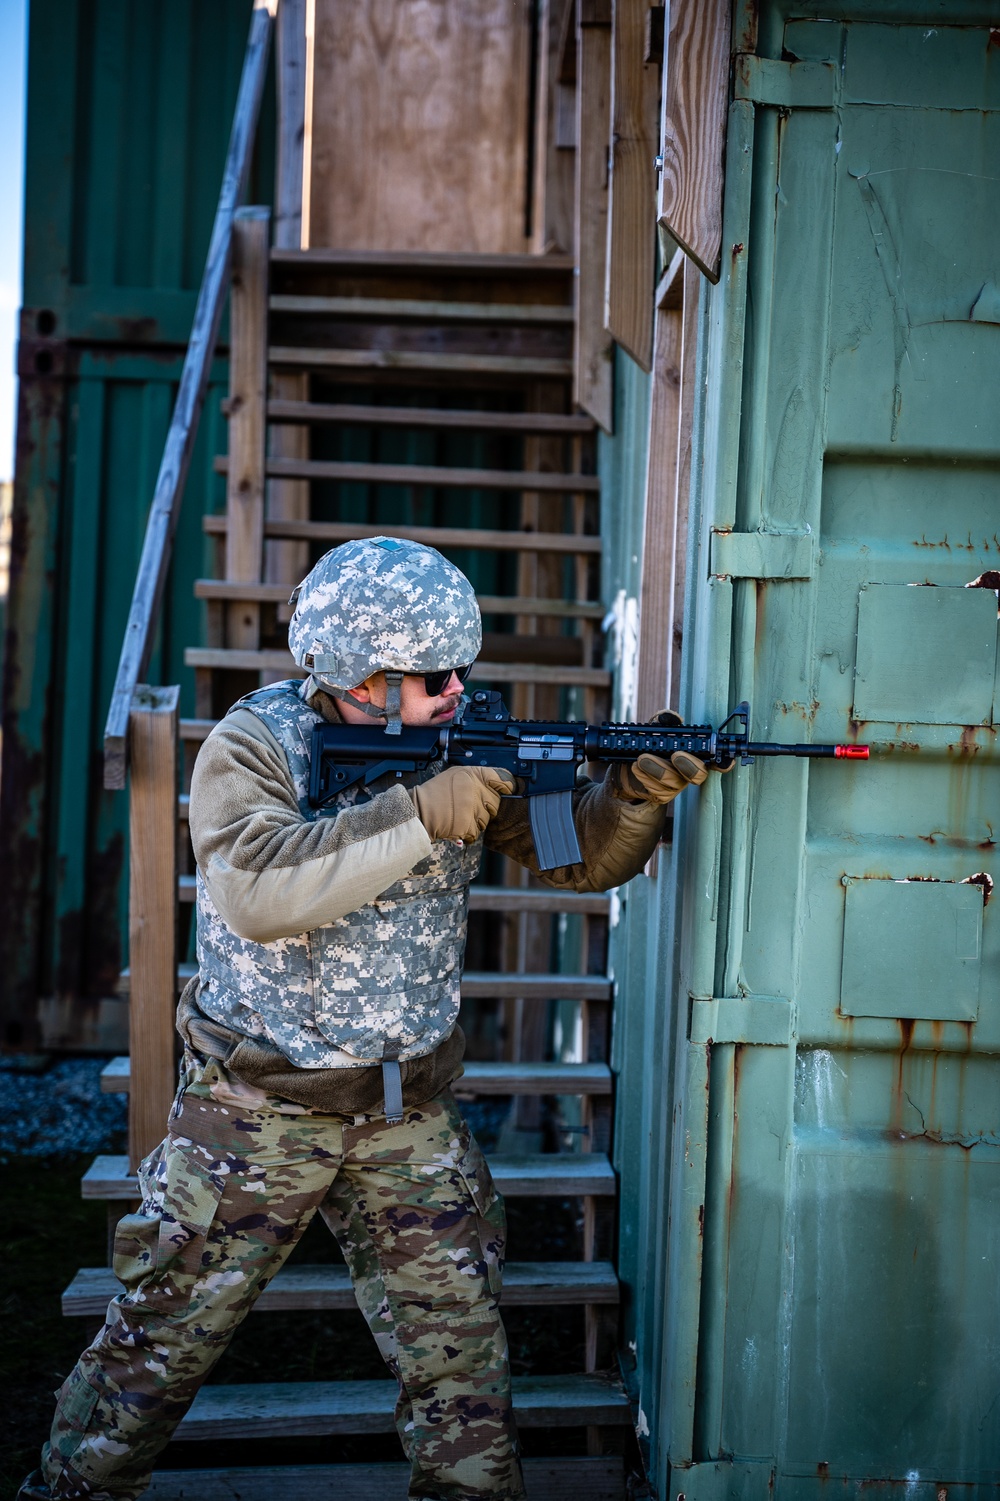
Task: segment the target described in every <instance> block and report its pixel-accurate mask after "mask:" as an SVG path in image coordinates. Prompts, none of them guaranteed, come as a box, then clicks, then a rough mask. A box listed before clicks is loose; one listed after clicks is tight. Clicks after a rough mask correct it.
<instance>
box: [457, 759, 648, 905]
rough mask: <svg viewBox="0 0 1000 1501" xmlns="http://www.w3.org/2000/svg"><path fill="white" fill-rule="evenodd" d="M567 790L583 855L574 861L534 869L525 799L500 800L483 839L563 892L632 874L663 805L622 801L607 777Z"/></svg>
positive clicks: (606, 884)
mask: <svg viewBox="0 0 1000 1501" xmlns="http://www.w3.org/2000/svg"><path fill="white" fill-rule="evenodd" d="M571 795H572V798H573V822H574V823H575V825H576V837H577V840H578V841H579V844H580V853H581V855H582V856H583V860H582V861H581V862H580V863H579V864H577V865H560V866H557V867H556V869H555V870H539V869H538V860H537V858H536V856H535V846H534V842H533V840H532V837H531V824H530V822H529V816H528V800H527V798H513V797H505V798H502V799H501V801H500V809H499V812H498V813H497V814H496V816H495V818H493V819H492V821H491V822H490V823H489V824H488V825H487V827H486V832H485V834H484V835H483V842H484V844H485V845H486V846H487V848H489V849H491V850H497V851H498V852H499V853H500V854H501V855H507V856H508V857H509V858H510V859H511V860H516V861H517V862H518V864H519V865H526V866H527V867H528V869H529V870H531V871H534V873H535V874H536V875H537V876H538V877H539V879H540V880H542V881H544V883H545V884H546V886H555V887H558V888H559V889H560V890H564V891H607V890H608V889H609V888H610V887H612V886H621V885H622V884H623V883H624V882H625V881H630V880H631V879H632V877H633V876H637V875H638V874H639V872H640V871H641V870H642V868H643V867H644V865H645V864H646V861H647V860H648V859H649V857H650V855H651V854H652V853H653V850H654V849H655V848H656V844H657V841H658V840H659V837H660V835H661V834H662V832H663V825H664V822H665V819H666V809H665V808H663V807H661V806H657V805H656V804H654V803H632V802H624V801H623V800H622V799H621V798H619V797H616V796H615V795H614V793H613V791H612V788H611V787H610V786H609V785H608V783H607V782H590V781H584V782H582V783H578V785H577V787H576V790H575V791H574V792H573V793H572V794H571Z"/></svg>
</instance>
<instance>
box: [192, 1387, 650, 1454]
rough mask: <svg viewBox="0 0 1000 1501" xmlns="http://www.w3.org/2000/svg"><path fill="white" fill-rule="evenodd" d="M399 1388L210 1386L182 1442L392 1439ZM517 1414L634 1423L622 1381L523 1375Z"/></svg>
mask: <svg viewBox="0 0 1000 1501" xmlns="http://www.w3.org/2000/svg"><path fill="white" fill-rule="evenodd" d="M397 1393H398V1388H397V1386H396V1383H395V1381H388V1380H387V1381H288V1382H282V1383H274V1384H271V1383H261V1384H259V1385H254V1386H203V1387H202V1388H201V1391H200V1392H199V1393H198V1395H197V1396H196V1397H195V1399H194V1402H193V1404H192V1406H191V1408H190V1410H189V1411H188V1413H187V1415H186V1416H185V1417H184V1418H182V1419H181V1422H180V1426H179V1427H178V1429H177V1431H176V1434H175V1436H174V1441H175V1442H183V1441H185V1440H199V1441H204V1440H206V1439H208V1440H211V1441H215V1442H218V1441H220V1440H223V1439H230V1438H235V1439H246V1438H250V1437H252V1438H254V1439H261V1438H305V1437H307V1436H319V1435H323V1434H347V1433H354V1434H363V1433H392V1432H394V1431H395V1422H394V1420H393V1413H394V1409H395V1405H396V1397H397ZM514 1414H515V1417H516V1419H517V1423H518V1426H519V1427H522V1428H584V1427H597V1426H601V1427H612V1426H618V1425H620V1424H627V1423H630V1422H631V1413H630V1409H629V1404H628V1398H627V1397H626V1395H625V1391H624V1388H623V1387H622V1384H621V1381H620V1380H619V1378H618V1377H617V1375H612V1374H610V1373H607V1372H603V1371H592V1372H589V1373H587V1374H586V1375H578V1376H520V1377H518V1378H516V1379H515V1382H514Z"/></svg>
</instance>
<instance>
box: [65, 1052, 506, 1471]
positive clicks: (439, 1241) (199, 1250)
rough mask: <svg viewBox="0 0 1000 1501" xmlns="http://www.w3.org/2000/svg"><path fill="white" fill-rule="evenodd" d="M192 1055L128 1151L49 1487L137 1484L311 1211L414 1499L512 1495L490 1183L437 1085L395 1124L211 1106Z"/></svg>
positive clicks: (216, 1079) (216, 1073) (498, 1246)
mask: <svg viewBox="0 0 1000 1501" xmlns="http://www.w3.org/2000/svg"><path fill="white" fill-rule="evenodd" d="M187 1061H188V1068H187V1073H186V1076H185V1079H186V1085H185V1086H182V1088H181V1090H180V1091H179V1093H178V1098H177V1101H176V1102H175V1105H174V1109H173V1112H172V1114H171V1119H170V1128H169V1132H168V1135H167V1138H166V1140H165V1141H164V1142H163V1143H162V1145H161V1146H159V1147H158V1148H157V1149H156V1150H155V1151H154V1152H152V1153H151V1154H150V1156H149V1157H148V1158H147V1159H146V1160H145V1162H144V1163H143V1164H142V1167H141V1169H140V1187H141V1191H142V1194H143V1199H142V1203H141V1206H140V1208H139V1212H138V1213H137V1214H127V1215H126V1216H125V1217H124V1218H123V1219H122V1220H121V1222H120V1223H119V1226H118V1232H117V1236H116V1241H115V1259H114V1266H115V1271H116V1273H117V1275H118V1277H119V1279H120V1280H121V1281H122V1283H123V1284H124V1288H125V1291H124V1292H123V1293H122V1294H121V1295H120V1296H119V1297H117V1298H115V1299H114V1300H113V1301H112V1303H111V1304H110V1306H109V1308H108V1315H107V1322H106V1324H105V1326H104V1328H103V1329H102V1330H101V1331H100V1333H99V1334H98V1335H97V1337H96V1338H95V1340H94V1342H93V1343H92V1344H91V1346H90V1347H89V1349H87V1350H85V1351H84V1353H83V1355H82V1356H81V1357H80V1360H79V1361H78V1363H77V1365H76V1368H75V1369H74V1370H73V1372H72V1373H71V1375H70V1376H69V1377H68V1378H67V1380H66V1381H65V1383H64V1384H63V1386H62V1388H61V1390H60V1391H59V1393H58V1405H57V1408H56V1415H55V1420H54V1422H53V1427H52V1434H51V1438H50V1442H49V1443H48V1444H47V1445H46V1447H45V1450H44V1451H43V1456H42V1472H43V1476H44V1480H45V1482H46V1484H47V1486H48V1488H49V1491H50V1493H51V1495H52V1496H59V1497H63V1496H88V1495H93V1494H106V1495H108V1496H111V1497H116V1498H118V1497H120V1498H122V1501H134V1498H136V1497H138V1496H139V1495H141V1493H142V1491H143V1490H144V1489H145V1488H146V1485H147V1484H148V1481H149V1475H150V1472H151V1470H152V1467H153V1462H154V1460H155V1458H156V1456H157V1454H158V1453H159V1452H160V1450H161V1449H162V1448H163V1446H164V1445H165V1444H166V1443H167V1441H168V1440H169V1438H170V1436H171V1434H172V1432H173V1430H174V1428H175V1427H176V1425H177V1423H178V1422H179V1421H180V1419H181V1418H182V1417H183V1416H184V1414H185V1412H186V1411H187V1409H188V1407H189V1406H190V1404H191V1402H192V1400H193V1399H194V1397H195V1395H196V1393H197V1391H198V1388H199V1386H200V1385H201V1383H202V1381H203V1380H204V1378H205V1377H206V1375H207V1374H208V1372H209V1371H210V1370H211V1368H212V1366H213V1365H214V1364H215V1362H216V1360H217V1359H218V1358H219V1356H220V1355H221V1354H222V1352H223V1350H224V1349H225V1347H226V1345H227V1343H228V1341H229V1339H230V1337H231V1336H232V1334H233V1332H234V1330H235V1328H236V1326H237V1325H238V1324H239V1323H240V1321H241V1320H242V1319H243V1317H244V1316H245V1315H246V1314H247V1313H248V1312H249V1310H250V1309H251V1308H252V1306H253V1304H254V1301H255V1299H256V1298H257V1296H258V1295H259V1293H260V1292H262V1290H263V1289H264V1287H265V1286H266V1285H267V1283H268V1282H269V1281H270V1280H271V1278H273V1277H274V1275H275V1273H276V1272H277V1271H278V1269H279V1267H280V1266H281V1265H282V1263H283V1262H284V1261H285V1259H286V1257H287V1256H288V1254H289V1252H290V1251H291V1250H292V1248H293V1246H294V1245H295V1244H296V1242H297V1241H298V1240H299V1238H300V1237H301V1235H302V1233H303V1231H304V1230H305V1228H306V1226H307V1225H308V1223H309V1221H310V1220H311V1219H312V1217H313V1215H314V1213H315V1212H316V1211H317V1210H319V1212H320V1214H321V1215H322V1216H323V1218H324V1219H325V1221H326V1223H327V1224H328V1225H329V1227H330V1229H331V1230H332V1231H333V1233H334V1235H336V1237H337V1240H338V1241H339V1243H340V1245H341V1248H342V1250H343V1253H344V1258H345V1260H346V1261H347V1264H348V1266H349V1268H350V1271H351V1276H352V1278H353V1281H354V1289H355V1294H356V1297H357V1301H358V1303H359V1305H360V1308H361V1311H362V1313H363V1314H364V1316H365V1318H366V1320H367V1322H368V1325H369V1327H370V1328H371V1330H372V1333H373V1334H374V1336H375V1339H376V1342H377V1344H378V1347H379V1350H380V1352H381V1354H382V1356H383V1358H384V1360H385V1362H386V1364H387V1365H388V1366H389V1369H390V1370H391V1371H392V1373H393V1375H394V1376H395V1377H396V1378H397V1379H398V1382H399V1397H398V1401H397V1403H396V1426H397V1429H398V1431H399V1435H400V1438H401V1440H402V1443H403V1448H404V1450H405V1452H406V1454H407V1457H408V1458H409V1460H410V1464H411V1477H410V1496H411V1498H417V1497H435V1498H441V1501H451V1498H458V1497H462V1498H466V1497H492V1498H504V1501H517V1498H521V1497H523V1495H524V1489H523V1484H522V1480H521V1469H520V1463H519V1461H518V1458H517V1439H516V1433H515V1428H514V1422H513V1417H512V1412H511V1399H510V1380H509V1374H508V1363H507V1343H506V1338H505V1335H504V1330H503V1325H502V1323H501V1320H500V1315H499V1311H498V1307H497V1298H498V1295H499V1292H500V1278H501V1271H502V1265H503V1248H504V1239H505V1221H504V1211H503V1201H502V1199H501V1198H500V1197H499V1195H498V1194H497V1192H496V1189H495V1188H494V1186H493V1182H492V1179H491V1176H490V1171H489V1168H488V1167H487V1165H486V1162H485V1159H484V1158H483V1156H482V1153H481V1152H480V1150H479V1147H478V1146H477V1144H476V1142H475V1141H474V1139H473V1137H472V1136H471V1134H470V1132H469V1129H468V1126H467V1125H466V1123H465V1121H464V1120H463V1118H462V1115H461V1113H460V1111H459V1109H458V1106H457V1105H456V1103H455V1101H454V1099H453V1098H452V1096H451V1094H450V1092H449V1091H445V1092H444V1093H443V1094H442V1095H439V1096H438V1097H437V1098H436V1099H434V1100H431V1101H430V1102H428V1103H427V1104H425V1105H422V1106H420V1107H419V1108H418V1109H412V1110H408V1111H407V1112H406V1114H405V1116H404V1119H403V1121H402V1123H401V1124H398V1125H388V1124H387V1123H386V1122H385V1121H384V1120H366V1121H363V1122H360V1123H354V1122H352V1121H351V1120H349V1119H348V1120H345V1119H343V1118H341V1117H336V1116H330V1115H310V1114H294V1115H292V1114H283V1113H280V1109H279V1102H273V1103H274V1106H275V1108H274V1109H271V1108H270V1104H271V1102H269V1105H268V1108H264V1109H253V1110H246V1109H240V1108H234V1106H233V1104H232V1103H230V1104H229V1105H223V1104H222V1103H220V1099H219V1095H220V1093H221V1094H222V1097H223V1098H227V1096H226V1095H225V1091H224V1089H222V1090H221V1091H220V1087H219V1084H220V1079H221V1080H222V1081H223V1084H224V1082H225V1075H224V1074H223V1073H222V1071H221V1068H220V1067H219V1065H217V1064H216V1063H215V1062H214V1061H212V1060H209V1061H208V1062H207V1063H205V1062H203V1061H200V1060H199V1061H198V1062H197V1063H196V1064H193V1065H192V1063H191V1060H190V1057H189V1058H188V1060H187ZM213 1090H214V1094H213ZM304 1317H305V1315H304ZM260 1334H261V1338H262V1340H265V1339H266V1338H267V1325H266V1320H263V1321H262V1322H261V1327H260ZM42 1493H44V1492H42Z"/></svg>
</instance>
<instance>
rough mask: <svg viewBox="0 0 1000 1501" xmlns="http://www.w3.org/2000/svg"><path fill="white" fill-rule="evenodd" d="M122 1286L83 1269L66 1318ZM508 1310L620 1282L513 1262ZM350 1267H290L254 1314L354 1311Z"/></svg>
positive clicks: (600, 1266)
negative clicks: (308, 1310) (300, 1311)
mask: <svg viewBox="0 0 1000 1501" xmlns="http://www.w3.org/2000/svg"><path fill="white" fill-rule="evenodd" d="M121 1290H122V1285H121V1283H120V1282H119V1281H118V1278H117V1277H116V1276H115V1274H114V1272H113V1271H112V1270H111V1268H110V1267H103V1266H92V1267H81V1269H80V1271H78V1272H77V1274H76V1276H75V1277H74V1278H73V1280H72V1282H71V1283H70V1284H69V1286H68V1287H67V1289H66V1291H65V1292H64V1293H63V1295H62V1311H63V1313H64V1314H65V1315H66V1317H67V1318H69V1317H72V1318H84V1317H86V1318H92V1317H101V1316H103V1314H104V1311H105V1309H106V1308H107V1306H108V1303H109V1302H110V1300H111V1299H112V1298H114V1297H117V1295H118V1294H119V1293H120V1292H121ZM503 1301H504V1307H507V1308H514V1307H518V1308H527V1307H537V1306H546V1307H548V1306H554V1305H555V1304H557V1303H558V1304H581V1305H582V1304H587V1305H590V1304H597V1303H600V1304H615V1303H617V1302H618V1279H617V1277H616V1276H615V1269H614V1267H613V1266H612V1265H611V1262H610V1261H521V1262H518V1261H510V1262H508V1263H507V1266H506V1267H505V1269H504V1274H503ZM356 1307H357V1304H356V1303H355V1301H354V1290H353V1288H352V1287H351V1278H350V1274H349V1273H348V1270H347V1268H346V1266H335V1265H333V1264H329V1263H328V1264H323V1265H319V1266H297V1265H292V1266H286V1267H283V1268H282V1269H281V1271H280V1272H279V1273H278V1275H277V1276H276V1277H275V1279H274V1281H273V1282H271V1283H269V1284H268V1286H267V1287H266V1288H265V1289H264V1291H263V1292H262V1293H261V1295H260V1297H259V1298H258V1300H257V1302H256V1303H255V1304H254V1309H255V1310H258V1309H259V1310H262V1311H263V1312H265V1313H277V1312H282V1313H291V1312H295V1311H297V1310H300V1309H314V1310H317V1309H323V1310H344V1309H352V1308H356Z"/></svg>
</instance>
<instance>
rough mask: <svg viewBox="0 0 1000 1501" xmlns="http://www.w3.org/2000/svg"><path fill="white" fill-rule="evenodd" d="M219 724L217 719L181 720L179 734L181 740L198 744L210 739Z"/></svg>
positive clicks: (178, 728)
mask: <svg viewBox="0 0 1000 1501" xmlns="http://www.w3.org/2000/svg"><path fill="white" fill-rule="evenodd" d="M218 722H219V721H218V720H217V719H181V720H179V721H178V725H177V733H178V735H179V737H180V739H181V740H186V741H188V742H189V743H192V744H198V743H200V742H201V741H202V740H207V739H208V737H209V735H210V734H211V733H212V731H213V730H214V729H215V726H216V725H217V724H218Z"/></svg>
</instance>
